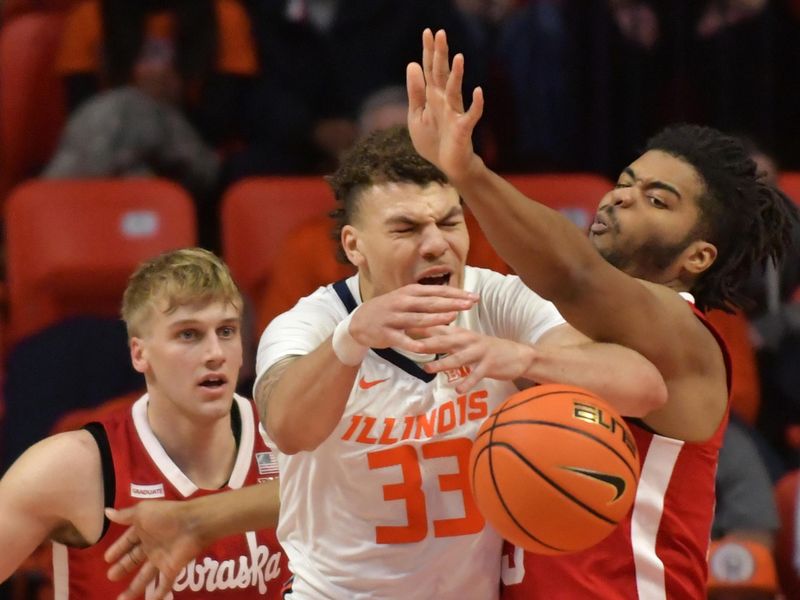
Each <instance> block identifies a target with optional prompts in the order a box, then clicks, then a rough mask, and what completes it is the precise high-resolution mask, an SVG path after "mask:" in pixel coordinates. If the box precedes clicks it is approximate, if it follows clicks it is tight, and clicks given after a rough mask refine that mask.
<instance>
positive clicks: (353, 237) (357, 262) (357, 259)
mask: <svg viewBox="0 0 800 600" xmlns="http://www.w3.org/2000/svg"><path fill="white" fill-rule="evenodd" d="M341 243H342V248H343V249H344V253H345V254H346V255H347V260H349V261H350V262H351V263H352V264H353V265H354V266H355V267H356V268H358V267H360V266H361V265H363V264H364V255H363V254H362V253H361V250H360V246H359V238H358V230H357V229H356V228H355V227H353V226H352V225H345V226H344V227H342V236H341Z"/></svg>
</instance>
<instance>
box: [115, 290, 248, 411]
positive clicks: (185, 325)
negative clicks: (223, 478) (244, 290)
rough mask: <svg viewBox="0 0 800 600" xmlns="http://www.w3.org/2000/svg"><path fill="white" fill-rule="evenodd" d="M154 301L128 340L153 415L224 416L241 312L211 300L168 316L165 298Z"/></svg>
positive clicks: (234, 374) (237, 358)
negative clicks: (137, 328) (146, 391)
mask: <svg viewBox="0 0 800 600" xmlns="http://www.w3.org/2000/svg"><path fill="white" fill-rule="evenodd" d="M154 302H155V306H154V307H153V310H152V311H151V315H150V316H149V317H148V319H147V321H146V323H145V324H143V326H142V328H141V331H140V335H139V336H137V337H133V338H131V359H132V362H133V367H134V368H135V369H136V370H137V371H139V372H140V373H144V375H145V379H146V381H147V389H148V393H149V394H150V399H151V402H150V408H149V411H150V413H151V416H152V415H153V413H155V414H157V415H162V416H164V415H167V414H169V415H172V416H173V417H175V418H178V419H179V420H180V418H181V417H183V418H187V419H192V420H195V419H201V420H208V421H213V420H216V419H219V418H222V417H225V416H227V415H228V414H230V409H231V404H232V402H233V393H234V390H235V388H236V381H237V378H238V376H239V369H241V367H242V360H243V359H242V338H241V315H240V311H239V310H238V309H237V308H236V307H235V306H233V305H231V304H230V303H226V302H222V301H210V302H202V303H197V304H185V305H180V306H178V307H177V308H176V309H175V310H174V311H172V312H169V313H168V312H165V308H166V306H167V302H166V300H165V299H157V300H155V301H154Z"/></svg>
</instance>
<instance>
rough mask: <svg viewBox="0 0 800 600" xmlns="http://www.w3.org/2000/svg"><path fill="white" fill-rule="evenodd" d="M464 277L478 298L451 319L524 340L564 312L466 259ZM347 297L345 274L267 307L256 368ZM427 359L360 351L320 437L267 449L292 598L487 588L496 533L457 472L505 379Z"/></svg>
mask: <svg viewBox="0 0 800 600" xmlns="http://www.w3.org/2000/svg"><path fill="white" fill-rule="evenodd" d="M464 288H465V289H467V290H470V291H475V292H477V293H479V294H480V297H481V301H480V303H479V304H478V305H477V306H475V307H474V308H473V309H471V310H470V311H467V312H464V313H460V315H459V317H458V319H457V321H456V325H458V326H461V327H464V328H468V329H471V330H473V331H478V332H482V333H485V334H489V335H495V336H498V337H503V338H507V339H513V340H517V341H520V342H526V343H533V342H535V341H536V340H537V339H538V338H539V337H540V336H541V335H542V333H544V332H545V331H547V330H548V329H550V328H551V327H554V326H556V325H559V324H561V323H563V319H562V318H561V316H560V315H559V313H558V312H557V311H556V310H555V307H554V306H553V305H552V304H551V303H549V302H546V301H545V300H543V299H542V298H540V297H539V296H537V295H536V294H534V293H533V292H531V291H530V290H529V289H528V288H527V287H525V286H524V285H523V284H522V283H521V282H520V281H519V279H518V278H517V277H506V276H502V275H499V274H497V273H494V272H492V271H488V270H484V269H473V268H467V270H466V273H465V283H464ZM359 302H360V294H359V286H358V276H355V277H351V278H350V279H348V280H346V281H341V282H338V283H337V284H334V285H330V286H327V287H324V288H320V289H319V290H317V291H316V292H315V293H313V294H312V295H310V296H308V297H306V298H304V299H302V300H301V301H300V302H299V303H298V304H297V305H296V306H295V307H294V308H293V309H292V310H290V311H288V312H286V313H284V314H283V315H281V316H279V317H277V318H276V319H275V320H274V321H273V322H272V323H271V324H270V325H269V327H268V328H267V329H266V331H265V332H264V335H263V336H262V338H261V343H260V346H259V351H258V361H257V363H258V366H257V370H258V374H259V377H261V376H263V375H264V373H265V372H266V371H267V369H269V367H270V366H271V365H273V364H275V363H276V362H277V361H279V360H281V359H282V358H284V357H286V356H290V355H304V354H307V353H309V352H311V351H313V350H314V349H315V348H317V347H318V346H319V345H320V344H321V343H322V342H324V341H325V340H326V339H327V338H328V337H329V336H330V335H331V334H332V333H333V330H334V328H335V326H336V324H337V323H339V322H340V321H341V320H342V319H344V318H345V317H346V316H347V314H348V313H349V312H350V311H351V310H353V309H355V308H356V306H357V305H358V303H359ZM433 358H434V357H432V356H420V355H416V356H411V355H408V354H401V353H399V352H397V351H395V350H392V349H378V350H375V349H373V350H370V352H368V353H367V356H366V358H365V359H364V361H363V362H362V364H361V367H360V370H359V372H358V375H357V378H356V383H355V385H354V386H353V389H352V391H351V393H350V396H349V399H348V401H347V405H346V407H345V410H344V414H343V415H342V418H341V420H340V422H339V424H338V425H337V426H336V428H335V430H334V431H333V433H332V434H331V435H330V436H329V437H328V439H327V440H325V441H324V442H323V443H322V444H321V445H320V446H319V447H317V448H316V449H315V450H313V451H311V452H298V453H297V454H294V455H291V456H287V455H284V454H281V453H278V457H279V458H278V463H279V465H280V470H281V514H280V522H279V525H278V538H279V539H280V541H281V544H282V546H283V547H284V549H285V551H286V553H287V555H288V556H289V567H290V569H291V570H292V572H293V573H294V576H295V579H294V582H293V585H292V595H291V598H293V599H297V600H310V599H314V600H318V599H320V598H325V599H331V600H339V599H341V600H366V599H370V600H376V599H397V598H476V599H480V600H492V599H496V598H497V596H498V594H499V589H500V552H501V540H500V538H499V536H498V535H497V533H496V532H495V531H494V530H492V529H491V528H489V527H488V526H487V525H486V524H485V522H484V520H483V517H482V516H481V515H480V513H479V512H478V509H477V506H476V504H475V502H474V499H473V497H472V493H471V491H470V485H469V480H468V476H467V473H468V467H469V465H468V463H469V454H470V450H471V448H472V443H473V440H474V439H475V436H476V434H477V431H478V428H479V427H480V425H481V423H482V422H483V421H484V420H485V419H486V417H487V416H488V415H489V413H490V412H491V411H492V410H493V409H494V408H495V407H496V406H497V405H498V404H499V403H501V402H502V401H503V400H504V399H505V398H506V397H508V396H509V395H510V394H512V393H514V392H516V388H515V387H514V385H513V384H512V383H510V382H501V381H497V380H491V379H485V380H483V381H482V382H481V383H480V384H478V385H477V386H475V387H474V388H472V389H471V390H470V391H469V392H467V393H465V394H458V393H456V391H455V385H456V384H457V382H458V381H459V379H461V378H462V377H463V376H464V374H465V372H466V370H465V369H464V368H463V367H462V368H461V369H455V370H453V371H451V372H448V373H439V374H438V375H430V374H428V373H426V372H425V371H424V370H423V369H421V368H420V366H419V365H420V364H421V363H423V362H425V361H428V360H431V359H433ZM326 400H327V399H326V398H324V397H321V398H319V402H320V403H324V402H326ZM308 418H309V419H313V418H314V415H313V414H309V415H308Z"/></svg>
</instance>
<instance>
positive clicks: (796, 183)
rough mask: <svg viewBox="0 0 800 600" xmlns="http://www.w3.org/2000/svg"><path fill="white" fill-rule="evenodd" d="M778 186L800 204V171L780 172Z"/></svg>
mask: <svg viewBox="0 0 800 600" xmlns="http://www.w3.org/2000/svg"><path fill="white" fill-rule="evenodd" d="M778 187H779V188H781V189H782V190H783V191H784V192H785V193H786V195H787V196H789V197H790V198H791V199H792V200H794V202H795V204H797V205H798V206H800V172H798V171H783V172H782V173H780V174H778Z"/></svg>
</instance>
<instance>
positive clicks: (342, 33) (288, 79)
mask: <svg viewBox="0 0 800 600" xmlns="http://www.w3.org/2000/svg"><path fill="white" fill-rule="evenodd" d="M247 5H248V7H249V9H250V12H251V16H252V20H253V24H254V30H255V32H256V39H257V43H258V48H259V52H260V60H261V64H262V67H263V68H262V73H263V75H262V77H261V80H260V82H259V84H258V87H257V91H256V93H255V95H254V97H253V99H252V100H253V101H252V102H251V103H250V104H249V110H248V122H249V124H250V125H249V132H250V137H249V138H248V146H247V148H246V149H245V150H244V151H243V152H242V153H240V154H239V155H238V156H237V157H236V158H235V160H234V161H233V163H232V166H231V173H230V175H229V177H230V179H232V180H235V179H238V178H241V177H245V176H248V175H256V174H265V173H276V174H290V173H295V174H300V173H306V174H308V173H327V172H330V171H331V170H333V169H334V168H335V165H336V161H337V159H338V156H339V155H340V154H341V152H343V151H344V150H346V149H347V148H349V147H350V145H351V144H352V143H353V141H354V140H355V138H356V135H357V124H356V121H355V120H356V113H357V111H358V108H359V107H360V106H361V104H362V103H363V102H364V101H365V99H366V98H367V97H368V96H369V95H370V94H371V93H373V92H375V91H376V90H378V89H381V88H384V87H386V86H390V85H401V86H402V85H404V84H405V68H406V65H407V64H408V63H409V62H410V61H412V60H416V56H417V54H418V47H419V40H420V37H421V35H422V30H423V29H424V28H425V27H432V28H438V27H447V28H448V34H450V31H451V30H452V32H453V36H452V38H453V40H454V42H453V43H454V47H456V49H457V50H465V48H464V45H465V44H466V43H468V40H469V37H468V36H467V35H466V34H465V33H464V25H463V23H462V22H461V20H460V19H459V17H458V15H457V13H456V11H455V9H454V8H453V6H452V4H451V2H450V0H347V1H344V0H247ZM375 48H378V49H379V50H378V51H377V52H376V51H375ZM465 51H466V50H465ZM473 54H476V53H473V52H470V55H473ZM470 83H476V81H473V82H470Z"/></svg>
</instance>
